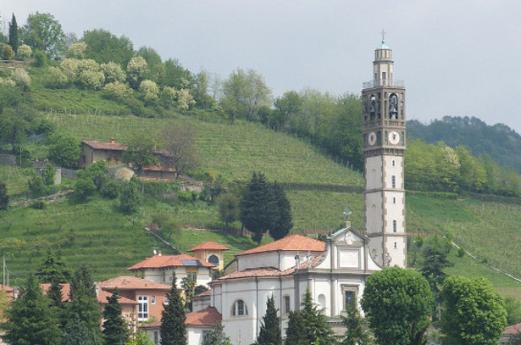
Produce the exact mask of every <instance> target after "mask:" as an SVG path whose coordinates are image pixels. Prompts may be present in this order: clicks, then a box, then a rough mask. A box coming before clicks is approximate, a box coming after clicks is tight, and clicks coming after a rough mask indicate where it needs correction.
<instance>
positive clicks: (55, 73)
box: [44, 67, 69, 89]
mask: <svg viewBox="0 0 521 345" xmlns="http://www.w3.org/2000/svg"><path fill="white" fill-rule="evenodd" d="M44 85H45V87H48V88H51V89H63V88H66V87H67V86H68V85H69V79H68V78H67V75H65V73H63V71H62V70H61V69H59V68H57V67H49V69H48V70H47V73H46V76H45V79H44Z"/></svg>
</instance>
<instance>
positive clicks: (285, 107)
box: [269, 91, 303, 130]
mask: <svg viewBox="0 0 521 345" xmlns="http://www.w3.org/2000/svg"><path fill="white" fill-rule="evenodd" d="M302 103H303V100H302V98H301V97H300V95H299V94H298V92H295V91H287V92H285V93H284V94H283V95H282V97H279V98H277V99H276V100H275V102H274V103H273V105H274V107H275V111H273V112H272V117H271V119H270V120H269V126H270V127H271V128H273V129H275V130H279V129H284V128H285V127H286V126H287V124H288V121H289V119H290V118H292V117H293V116H296V115H297V114H299V113H300V111H301V110H302Z"/></svg>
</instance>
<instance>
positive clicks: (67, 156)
mask: <svg viewBox="0 0 521 345" xmlns="http://www.w3.org/2000/svg"><path fill="white" fill-rule="evenodd" d="M49 142H50V146H49V159H50V160H52V161H53V162H54V163H55V164H57V165H59V166H62V167H65V168H75V167H77V165H78V161H79V159H80V143H79V141H78V140H76V139H75V138H73V137H70V136H67V135H63V134H54V135H52V136H51V137H50V138H49Z"/></svg>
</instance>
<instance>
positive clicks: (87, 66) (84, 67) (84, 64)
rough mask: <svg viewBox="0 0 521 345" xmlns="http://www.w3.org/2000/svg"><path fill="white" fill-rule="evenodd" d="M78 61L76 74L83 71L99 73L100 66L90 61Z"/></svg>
mask: <svg viewBox="0 0 521 345" xmlns="http://www.w3.org/2000/svg"><path fill="white" fill-rule="evenodd" d="M77 61H78V73H81V72H83V71H93V72H101V67H100V65H99V64H98V63H97V62H96V61H94V60H92V59H83V60H77Z"/></svg>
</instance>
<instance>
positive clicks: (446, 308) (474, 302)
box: [441, 276, 507, 345]
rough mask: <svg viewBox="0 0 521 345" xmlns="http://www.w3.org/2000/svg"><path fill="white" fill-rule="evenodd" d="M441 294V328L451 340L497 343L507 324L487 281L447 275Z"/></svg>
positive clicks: (483, 344)
mask: <svg viewBox="0 0 521 345" xmlns="http://www.w3.org/2000/svg"><path fill="white" fill-rule="evenodd" d="M441 297H442V301H443V312H442V315H441V329H442V331H443V333H444V334H445V335H446V336H447V340H448V341H449V343H450V344H454V345H458V344H461V345H463V344H465V345H492V344H497V343H498V340H499V338H500V336H501V334H502V332H503V329H504V328H505V326H506V324H507V312H506V310H505V307H504V304H503V300H502V299H501V297H500V296H499V295H498V294H497V292H495V291H494V288H493V287H492V285H491V284H490V282H488V281H487V280H485V279H483V278H479V279H468V278H464V277H457V276H456V277H449V278H447V279H446V280H445V283H444V284H443V289H442V291H441ZM484 325H486V327H485V326H484Z"/></svg>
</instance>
